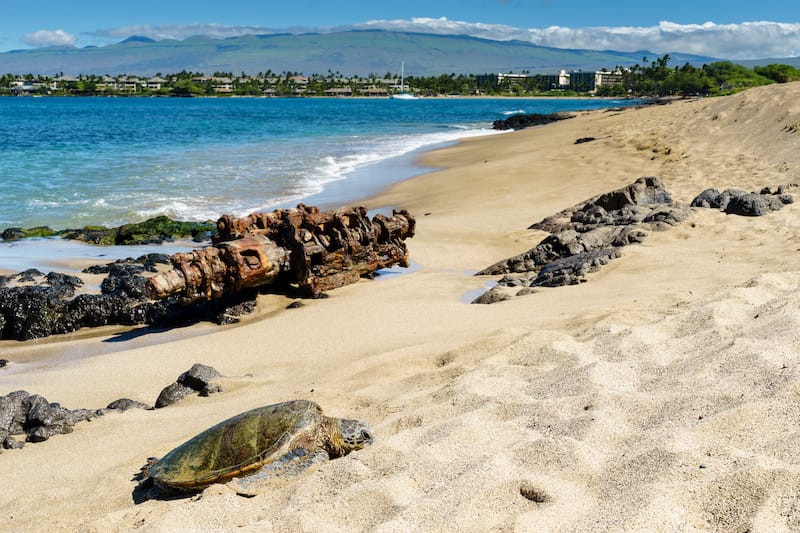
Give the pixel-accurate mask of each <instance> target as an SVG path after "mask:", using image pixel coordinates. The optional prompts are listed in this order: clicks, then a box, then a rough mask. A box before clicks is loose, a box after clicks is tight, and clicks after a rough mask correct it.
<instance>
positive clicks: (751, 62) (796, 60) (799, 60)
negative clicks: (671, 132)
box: [736, 57, 800, 68]
mask: <svg viewBox="0 0 800 533" xmlns="http://www.w3.org/2000/svg"><path fill="white" fill-rule="evenodd" d="M736 62H737V63H740V64H742V65H744V66H746V67H749V68H753V67H763V66H766V65H771V64H777V65H791V66H793V67H795V68H800V57H777V58H776V57H770V58H767V59H746V60H743V61H736Z"/></svg>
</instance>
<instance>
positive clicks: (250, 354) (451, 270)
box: [0, 84, 800, 531]
mask: <svg viewBox="0 0 800 533" xmlns="http://www.w3.org/2000/svg"><path fill="white" fill-rule="evenodd" d="M798 96H800V85H798V84H788V85H785V86H771V87H766V88H759V89H753V90H750V91H746V92H744V93H739V94H738V95H734V96H728V97H723V98H718V99H713V100H712V99H705V100H702V101H685V102H677V103H675V104H673V105H670V106H651V107H646V108H640V109H629V110H625V111H624V112H616V111H611V112H606V111H602V112H598V111H590V112H582V113H579V116H578V117H576V118H575V119H571V120H569V121H562V122H558V123H555V124H551V125H549V126H548V127H547V128H532V129H528V130H523V131H518V132H514V133H513V134H509V135H496V136H488V137H480V138H472V139H466V140H463V141H461V142H459V143H458V144H455V145H452V146H448V147H446V148H444V149H440V150H435V151H432V152H428V153H425V154H424V155H423V156H422V157H421V159H420V161H421V164H422V165H424V166H426V167H432V168H436V169H437V170H436V171H434V172H431V173H426V174H423V175H420V176H416V177H414V178H411V179H408V180H404V181H401V182H399V183H395V184H393V185H390V186H388V187H387V188H385V189H383V190H381V191H380V192H379V193H378V194H376V195H374V196H372V197H370V198H369V199H367V200H365V205H367V207H369V208H370V209H374V208H377V207H385V206H398V207H403V208H406V209H408V210H409V211H410V212H411V213H412V214H414V215H415V216H416V217H417V234H416V236H415V237H414V238H413V239H411V240H410V241H409V242H408V245H409V249H410V253H411V259H412V260H413V261H414V262H415V263H416V264H417V265H418V266H419V268H418V269H416V270H414V271H413V272H409V273H407V274H404V275H401V276H391V277H388V278H387V279H385V280H382V281H380V282H375V281H361V282H359V283H356V284H354V285H349V286H345V287H342V288H339V289H336V290H335V291H331V293H330V298H327V299H321V300H312V301H309V302H306V305H305V306H303V307H302V308H300V309H296V310H286V309H285V303H287V299H286V298H284V297H282V296H277V295H266V296H263V297H261V298H259V303H258V307H259V309H258V311H257V312H258V313H259V315H258V316H259V317H264V316H268V318H266V319H258V320H252V321H247V322H245V323H243V324H240V325H237V326H233V327H220V328H216V327H215V329H214V331H212V332H210V333H209V334H207V335H198V336H187V337H183V338H175V339H172V340H169V341H168V342H163V343H162V342H154V343H151V344H146V345H145V343H143V344H141V345H140V344H136V343H132V344H128V343H127V342H121V343H119V344H121V345H122V346H120V349H118V350H116V351H114V353H96V354H95V353H92V354H91V355H90V356H89V357H85V358H79V359H76V360H72V361H70V362H69V364H58V363H56V364H44V365H41V366H39V367H37V368H32V369H30V371H25V372H11V373H8V374H3V372H4V370H3V369H0V377H1V378H2V379H3V381H2V383H3V391H0V394H4V393H7V392H8V391H10V390H16V389H17V388H24V389H26V390H28V391H30V392H35V393H38V394H42V395H43V396H45V397H46V398H47V399H48V400H49V401H58V402H61V403H62V404H63V405H65V406H68V407H69V408H79V407H86V408H99V407H102V406H103V405H106V404H107V403H108V402H110V401H112V400H115V399H117V398H121V397H129V398H132V399H135V400H139V401H144V402H152V401H153V399H154V398H155V397H156V396H157V395H158V393H159V390H160V389H161V388H162V387H163V386H165V385H167V384H168V383H169V382H171V381H172V380H174V379H175V377H176V376H177V375H179V374H180V373H181V372H183V371H185V370H186V369H187V368H189V367H190V366H191V365H192V364H194V363H198V362H199V363H203V364H207V365H211V366H213V367H214V368H216V369H218V370H219V371H220V372H221V373H222V374H223V375H225V376H226V377H225V378H224V380H223V389H224V390H223V392H221V393H218V394H214V395H212V396H210V397H208V398H200V397H192V398H189V399H187V400H185V401H184V402H181V403H180V404H177V405H175V406H171V407H169V408H165V409H159V410H156V411H141V410H132V411H129V412H126V413H124V414H112V415H106V416H105V417H101V418H98V419H96V420H93V421H92V422H91V423H86V422H84V423H80V424H78V425H76V426H75V429H74V432H73V433H71V434H68V435H59V436H55V437H53V438H51V439H49V440H48V441H46V442H43V443H39V444H29V445H27V446H26V447H25V448H23V449H22V450H8V451H3V453H2V454H0V468H2V469H3V471H4V472H5V473H6V475H7V476H8V479H9V480H10V483H9V487H8V489H9V490H7V491H3V493H2V494H0V526H3V527H4V528H6V529H17V530H19V529H22V530H30V529H38V528H41V527H42V526H43V525H45V524H48V526H49V527H51V528H56V529H83V530H95V531H125V530H130V529H133V528H138V527H143V528H144V529H145V530H153V531H162V530H175V529H191V528H197V527H201V526H202V527H206V528H222V529H232V528H235V527H242V528H250V529H264V530H270V529H292V530H320V529H323V530H324V529H341V530H350V531H354V530H375V529H378V530H407V529H412V530H413V529H416V530H426V531H431V530H453V529H459V530H465V531H477V530H481V531H486V530H492V529H500V530H519V531H541V530H548V529H550V530H565V529H568V530H582V531H603V530H609V529H631V530H680V529H697V530H704V529H714V528H718V529H724V530H734V529H751V530H753V529H756V530H758V529H781V528H782V529H785V530H792V529H795V528H796V526H798V525H800V518H798V515H797V512H796V511H797V509H796V505H795V503H794V502H796V500H797V498H800V490H799V489H798V488H797V487H799V486H800V467H798V465H800V458H798V455H797V453H796V451H795V450H797V449H798V445H800V436H798V435H797V434H796V432H794V431H792V430H791V428H792V427H794V426H795V425H796V422H797V420H798V419H800V418H798V417H800V415H798V409H797V402H796V398H795V396H796V391H797V390H799V389H800V373H799V372H798V371H797V369H798V368H800V344H798V342H797V333H796V332H797V331H800V316H799V315H798V313H796V296H797V293H798V292H800V271H798V269H797V261H796V259H797V250H796V248H797V246H796V242H797V240H798V239H800V224H798V222H797V220H798V218H797V217H798V214H800V206H798V204H792V205H786V206H785V207H784V208H783V209H782V210H780V211H777V212H774V213H771V214H769V215H767V216H763V217H758V218H752V219H749V218H744V217H736V216H731V215H725V214H724V213H721V212H720V211H718V210H713V209H696V210H694V212H693V214H692V216H691V218H690V219H689V220H688V221H687V222H684V223H683V224H680V225H679V226H676V227H672V228H670V229H668V230H666V231H659V232H652V233H651V235H650V236H649V237H648V239H647V240H646V241H644V242H643V243H642V244H640V245H635V246H629V247H626V248H625V249H624V251H623V253H622V257H621V258H618V259H616V260H614V261H612V262H611V263H610V264H609V265H607V266H606V267H605V268H604V269H603V270H601V271H599V272H597V273H594V274H590V275H589V279H588V281H587V282H586V283H583V284H580V285H574V286H567V287H560V288H554V289H541V290H538V291H537V292H535V293H534V294H531V295H529V296H524V297H517V298H515V299H513V300H510V301H507V302H502V303H499V304H496V305H486V306H484V305H467V304H465V303H463V302H462V301H461V297H462V296H463V294H464V293H466V292H467V291H469V290H475V289H479V288H481V287H483V286H484V284H485V283H486V282H487V281H490V280H496V277H475V276H473V275H472V273H473V272H475V271H477V270H479V269H482V268H484V267H486V266H488V265H490V264H493V263H495V262H497V261H499V260H502V259H504V258H506V257H510V256H513V255H516V254H519V253H521V252H523V251H525V250H528V249H530V248H532V247H533V246H534V245H535V244H536V243H538V242H539V241H540V240H541V239H542V238H543V237H544V235H545V234H544V232H541V231H533V230H528V229H526V228H527V227H528V226H530V225H531V223H534V222H536V221H538V220H541V219H542V218H544V217H546V216H550V215H553V214H555V213H558V212H560V211H561V210H562V209H565V208H568V207H569V206H572V205H576V204H578V203H579V202H581V201H584V200H586V199H587V198H590V197H593V196H595V195H597V194H602V193H605V192H608V191H611V190H614V189H617V188H619V187H621V186H623V185H627V184H628V183H631V182H632V181H634V180H635V179H637V178H639V177H641V176H660V177H661V178H662V179H663V181H664V183H665V184H666V187H667V188H668V190H669V191H670V192H671V194H672V196H673V197H674V199H675V200H676V201H679V202H682V203H688V202H689V201H691V199H692V198H693V197H694V195H696V194H698V193H699V192H701V191H702V190H704V189H706V188H708V187H717V188H719V189H725V188H729V187H730V188H733V187H735V188H742V189H746V190H759V189H760V188H761V187H764V186H776V185H779V184H781V183H786V182H791V181H800V157H798V155H797V153H796V139H795V138H794V137H792V135H791V134H790V133H788V132H787V131H788V130H785V129H782V128H784V126H785V125H787V124H793V123H795V122H797V123H800V106H798V105H797V104H795V102H798V101H800V100H798ZM590 136H591V137H595V139H596V140H594V141H592V142H587V143H582V144H575V141H576V139H580V138H585V137H590ZM720 169H722V170H724V172H721V171H720ZM153 339H154V337H150V338H149V339H148V338H144V339H143V340H144V341H150V340H153ZM101 342H102V340H101V339H95V338H91V339H70V340H69V349H70V350H74V351H75V353H80V352H81V351H82V350H87V351H89V352H91V351H92V348H93V347H94V346H96V345H98V344H100V343H101ZM0 346H3V348H1V349H3V350H4V352H3V357H5V358H8V359H10V360H11V361H12V362H13V361H14V355H15V353H19V354H22V353H23V352H24V351H25V346H23V345H15V346H11V347H10V349H9V350H8V351H6V350H5V346H4V345H2V344H0ZM27 346H31V345H27ZM6 368H7V369H9V368H13V367H6ZM76 384H80V386H76ZM301 398H303V399H309V400H313V401H316V402H318V403H319V404H320V405H321V406H322V408H323V409H324V411H325V413H326V414H330V415H331V416H344V417H350V418H357V419H360V420H366V421H368V422H369V423H370V424H371V425H372V427H373V429H374V430H375V432H376V435H377V439H376V442H375V443H374V444H373V445H371V446H369V447H367V448H365V449H363V450H360V451H358V452H355V453H353V454H350V455H348V456H346V457H342V458H339V459H335V460H333V461H330V462H329V463H326V464H323V465H318V466H315V467H313V469H312V470H311V471H309V472H306V473H304V474H303V475H301V476H299V477H298V478H297V479H293V480H292V481H291V482H289V483H283V484H276V485H275V487H273V488H272V490H270V491H267V492H265V493H263V494H259V495H258V496H256V497H254V498H247V499H246V498H242V497H240V496H237V495H236V494H235V493H234V492H233V491H231V490H230V489H229V488H228V487H227V486H221V485H214V486H212V487H211V488H209V489H207V490H206V491H205V492H204V493H203V494H202V497H199V498H188V499H178V500H150V501H146V502H144V503H141V504H138V505H137V504H135V503H134V502H133V501H132V498H131V493H132V491H133V490H134V487H135V482H133V481H131V476H132V474H134V473H135V472H137V471H138V469H139V467H140V466H141V465H142V464H143V462H144V461H145V460H146V458H147V457H151V456H163V454H164V453H166V452H167V451H169V450H170V449H172V448H173V447H174V446H176V445H177V444H180V443H181V442H183V441H185V440H186V439H187V438H189V437H191V436H193V435H195V434H196V433H197V432H199V431H200V430H202V429H205V428H207V427H209V426H211V425H213V424H214V423H216V422H218V421H220V420H223V419H225V418H227V417H229V416H232V415H234V414H237V413H239V412H242V411H244V410H246V409H249V408H252V407H257V406H261V405H267V404H270V403H275V402H279V401H286V400H290V399H301ZM787 428H788V429H787ZM54 456H58V457H68V458H69V460H64V461H58V462H54V461H52V458H53V457H54ZM42 465H48V466H47V468H44V467H42ZM442 487H447V490H445V491H443V490H441V488H442ZM43 500H46V501H47V502H48V505H47V506H46V508H45V506H41V501H43Z"/></svg>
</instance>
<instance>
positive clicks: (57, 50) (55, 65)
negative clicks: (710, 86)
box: [0, 30, 715, 76]
mask: <svg viewBox="0 0 800 533" xmlns="http://www.w3.org/2000/svg"><path fill="white" fill-rule="evenodd" d="M659 55H660V54H655V53H651V52H646V51H641V52H615V51H611V50H608V51H596V50H569V49H561V48H549V47H544V46H537V45H534V44H531V43H527V42H522V41H492V40H488V39H479V38H475V37H468V36H459V35H433V34H423V33H406V32H393V31H383V30H374V31H372V30H367V31H363V30H361V31H346V32H337V33H321V34H317V33H306V34H299V35H292V34H274V35H245V36H242V37H233V38H229V39H212V38H208V37H190V38H188V39H185V40H183V41H175V40H162V41H153V40H152V39H148V38H144V37H130V38H128V39H126V40H125V41H123V42H120V43H116V44H111V45H107V46H102V47H96V48H72V47H51V48H39V49H34V50H17V51H13V52H5V53H0V73H12V74H27V73H32V74H43V75H54V74H58V73H60V72H63V73H64V74H67V75H78V74H109V75H116V74H134V75H140V76H149V75H153V74H155V73H156V72H162V73H169V72H178V71H181V70H184V69H185V70H190V71H195V72H197V71H199V72H205V73H207V74H210V73H213V72H215V71H224V72H233V73H236V74H238V73H240V72H246V73H248V74H256V73H258V72H266V71H267V70H272V71H273V72H283V71H292V72H302V73H304V74H306V75H310V74H315V73H318V74H325V73H327V72H328V70H329V69H330V70H331V71H334V72H336V71H339V72H340V73H342V74H344V75H367V74H370V73H374V74H378V75H383V74H385V73H387V72H391V73H396V72H397V71H398V70H399V68H400V62H401V61H405V64H406V73H407V74H410V75H417V76H431V75H439V74H444V73H448V74H449V73H456V74H469V73H472V74H482V73H488V72H509V71H513V72H520V71H522V70H528V71H530V72H533V73H552V72H554V71H556V70H558V69H561V68H563V69H567V70H597V69H600V68H603V67H605V68H608V69H611V68H613V67H615V66H617V65H620V66H628V65H632V64H635V63H639V62H641V60H642V57H643V56H647V57H648V59H655V58H656V57H658V56H659ZM670 57H671V58H672V61H671V63H672V64H674V65H682V64H684V63H687V62H688V63H692V64H695V65H701V64H703V63H708V62H711V61H714V60H715V59H714V58H709V57H702V56H694V55H687V54H680V53H674V54H670Z"/></svg>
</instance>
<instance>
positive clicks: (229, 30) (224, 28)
mask: <svg viewBox="0 0 800 533" xmlns="http://www.w3.org/2000/svg"><path fill="white" fill-rule="evenodd" d="M283 31H284V32H286V31H288V30H283ZM266 33H277V31H276V30H271V29H269V28H264V27H261V26H228V25H225V24H176V25H172V26H151V25H149V24H145V25H137V26H125V27H122V28H111V29H105V30H97V31H96V32H93V33H91V34H89V35H91V36H93V37H100V38H103V39H114V40H123V39H126V38H128V37H131V36H133V35H138V36H140V37H148V38H150V39H155V40H157V41H159V40H161V39H175V40H183V39H186V38H188V37H192V36H195V35H204V36H206V37H211V38H213V39H225V38H228V37H239V36H241V35H253V34H266Z"/></svg>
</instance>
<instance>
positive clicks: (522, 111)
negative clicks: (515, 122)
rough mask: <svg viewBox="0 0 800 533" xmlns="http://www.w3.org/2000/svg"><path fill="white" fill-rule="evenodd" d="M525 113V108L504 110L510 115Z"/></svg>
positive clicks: (504, 112) (505, 113)
mask: <svg viewBox="0 0 800 533" xmlns="http://www.w3.org/2000/svg"><path fill="white" fill-rule="evenodd" d="M524 113H525V110H524V109H515V110H514V111H503V114H504V115H506V116H508V115H522V114H524Z"/></svg>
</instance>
